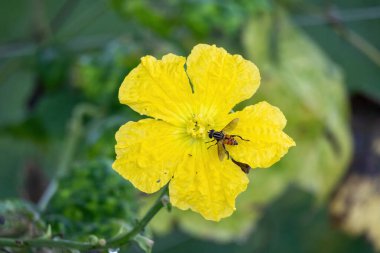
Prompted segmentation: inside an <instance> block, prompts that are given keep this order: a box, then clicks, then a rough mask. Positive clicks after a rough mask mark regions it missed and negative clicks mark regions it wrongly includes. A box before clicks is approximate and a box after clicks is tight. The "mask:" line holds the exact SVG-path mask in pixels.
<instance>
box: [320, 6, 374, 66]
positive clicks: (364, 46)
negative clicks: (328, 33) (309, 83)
mask: <svg viewBox="0 0 380 253" xmlns="http://www.w3.org/2000/svg"><path fill="white" fill-rule="evenodd" d="M326 19H327V20H328V22H329V24H330V25H331V27H332V28H333V29H334V31H335V32H336V33H337V34H338V35H340V36H341V37H342V38H343V39H345V40H346V41H347V42H348V43H350V44H351V45H352V46H353V47H355V48H356V49H358V50H359V51H360V52H361V53H362V54H364V55H366V56H367V57H368V58H369V59H370V60H371V61H372V62H373V63H375V64H376V65H377V66H378V67H380V51H379V50H378V49H377V48H376V47H375V46H373V45H372V44H371V43H369V42H368V41H367V40H365V39H364V38H363V37H362V36H360V35H359V34H358V33H356V32H354V31H352V30H351V29H349V28H347V27H346V26H345V25H344V23H343V22H342V21H341V20H340V19H339V17H338V16H337V15H336V14H335V13H334V12H333V11H332V9H331V8H330V9H327V12H326Z"/></svg>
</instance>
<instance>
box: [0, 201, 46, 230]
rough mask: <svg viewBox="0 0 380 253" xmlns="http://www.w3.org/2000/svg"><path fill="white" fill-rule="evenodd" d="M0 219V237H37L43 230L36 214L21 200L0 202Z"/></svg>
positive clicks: (42, 224) (43, 227)
mask: <svg viewBox="0 0 380 253" xmlns="http://www.w3.org/2000/svg"><path fill="white" fill-rule="evenodd" d="M0 219H1V220H2V222H0V236H1V237H37V236H40V235H42V234H43V232H44V230H45V223H44V222H43V221H42V220H41V219H40V216H39V214H38V212H36V210H35V209H34V208H33V207H32V206H31V205H30V204H28V203H26V202H23V201H21V200H7V201H2V202H0Z"/></svg>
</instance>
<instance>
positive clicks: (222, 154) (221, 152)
mask: <svg viewBox="0 0 380 253" xmlns="http://www.w3.org/2000/svg"><path fill="white" fill-rule="evenodd" d="M217 144H218V156H219V160H220V161H223V159H224V157H225V156H226V150H225V149H224V147H223V142H222V141H218V143H217Z"/></svg>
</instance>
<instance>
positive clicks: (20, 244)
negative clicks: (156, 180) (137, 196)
mask: <svg viewBox="0 0 380 253" xmlns="http://www.w3.org/2000/svg"><path fill="white" fill-rule="evenodd" d="M167 192H168V186H165V188H164V189H163V191H162V193H161V195H160V197H159V198H158V199H157V200H156V202H155V203H154V204H153V206H152V207H151V208H150V209H149V210H148V212H147V213H146V214H145V215H144V217H143V218H142V219H141V220H140V221H139V222H138V223H137V224H136V225H135V226H134V227H133V229H132V230H130V231H129V232H127V233H125V234H122V235H118V236H116V237H113V238H110V239H109V240H107V241H104V242H101V240H98V241H97V242H92V243H90V242H78V241H71V240H63V239H43V238H36V239H12V238H1V237H0V247H12V248H59V249H77V250H90V249H109V248H116V247H121V246H124V245H127V244H128V243H129V242H130V241H132V240H133V238H134V237H135V236H136V235H137V234H138V233H140V232H141V231H142V230H144V228H145V227H146V225H147V224H148V223H149V222H150V221H151V220H152V218H153V217H154V216H155V215H156V214H157V213H158V212H159V211H160V210H161V209H162V208H163V207H164V201H163V199H164V198H165V197H166V196H165V195H166V194H167Z"/></svg>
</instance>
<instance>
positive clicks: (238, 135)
mask: <svg viewBox="0 0 380 253" xmlns="http://www.w3.org/2000/svg"><path fill="white" fill-rule="evenodd" d="M231 137H239V138H240V139H242V140H243V141H249V140H247V139H244V138H243V137H241V136H240V135H231Z"/></svg>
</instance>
